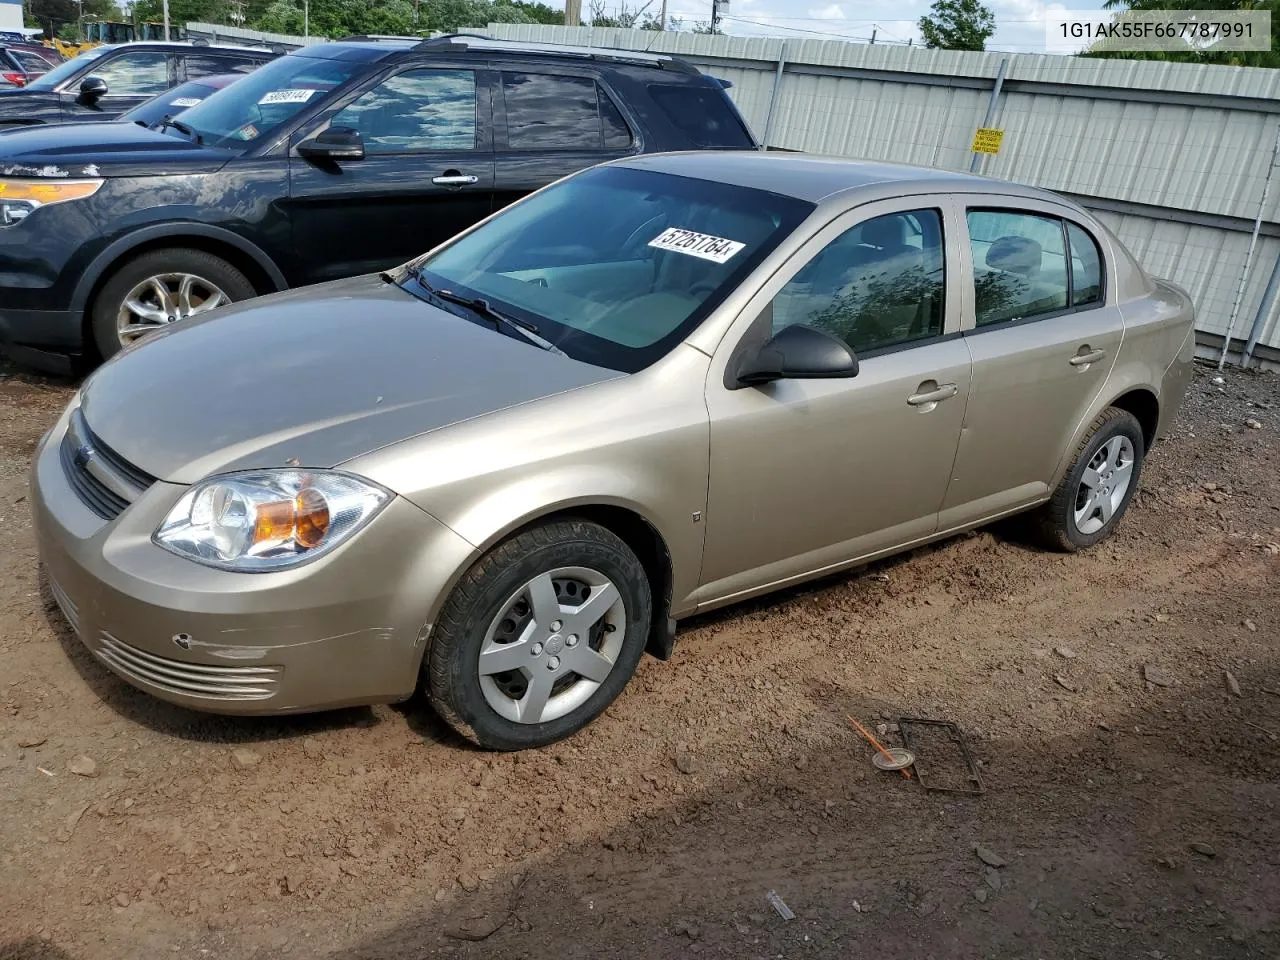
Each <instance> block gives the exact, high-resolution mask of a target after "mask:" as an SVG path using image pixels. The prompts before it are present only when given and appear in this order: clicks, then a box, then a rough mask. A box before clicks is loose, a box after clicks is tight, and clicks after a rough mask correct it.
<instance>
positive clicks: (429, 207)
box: [288, 67, 493, 285]
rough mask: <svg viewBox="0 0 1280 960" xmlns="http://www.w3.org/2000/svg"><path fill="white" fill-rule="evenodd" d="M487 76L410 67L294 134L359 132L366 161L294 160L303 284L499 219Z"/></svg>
mask: <svg viewBox="0 0 1280 960" xmlns="http://www.w3.org/2000/svg"><path fill="white" fill-rule="evenodd" d="M489 102H490V101H489V94H488V88H487V84H486V83H485V80H484V75H483V74H482V73H478V72H477V71H475V70H470V69H461V68H456V69H455V68H452V67H441V68H429V69H428V68H413V67H409V68H406V69H402V70H400V71H399V72H397V73H393V74H391V75H390V76H387V77H385V78H384V79H382V80H380V81H378V82H377V83H376V84H374V85H373V86H372V87H371V88H369V89H367V90H365V91H364V92H362V93H360V94H359V95H357V96H355V98H354V99H352V100H350V101H349V102H347V103H346V104H345V105H338V106H337V107H336V109H335V110H334V111H332V112H330V113H328V114H325V115H323V116H322V118H321V119H320V120H319V121H318V122H317V124H313V125H312V126H310V127H309V128H308V129H307V131H306V132H305V133H302V134H299V135H297V136H295V138H294V144H295V145H296V144H297V143H298V142H300V141H301V140H303V139H308V138H310V137H311V136H314V135H315V134H317V133H319V132H321V131H322V130H325V129H327V128H328V127H329V126H335V127H349V128H352V129H354V130H356V131H358V132H359V134H360V136H361V138H362V140H363V142H364V148H365V157H364V159H362V160H350V161H347V160H344V161H341V162H338V163H328V164H320V163H314V162H312V161H309V160H307V159H306V158H305V157H302V156H300V155H299V154H298V153H297V151H296V150H293V151H291V154H290V157H289V203H288V208H289V217H290V219H291V221H292V224H293V238H294V251H295V256H296V260H295V262H294V270H293V272H294V274H295V275H294V276H292V277H290V278H289V279H290V282H291V283H293V284H295V285H297V284H303V283H317V282H320V281H323V280H333V279H337V278H339V277H348V276H353V275H355V274H360V273H369V272H373V271H377V270H383V269H386V268H388V267H392V266H395V265H396V264H398V263H403V262H404V261H406V260H408V259H410V258H412V257H415V256H417V255H418V254H421V253H425V252H426V251H427V250H429V249H431V248H432V247H434V246H435V245H436V244H438V243H441V242H442V241H444V240H447V239H449V238H450V237H452V236H453V235H454V234H456V233H458V232H460V231H462V230H464V229H466V228H467V227H469V226H471V225H472V224H474V223H476V222H477V221H479V220H482V219H484V218H485V217H486V216H488V215H489V213H490V210H491V207H492V203H493V150H492V137H491V126H492V124H491V122H490V119H489V118H490V109H489Z"/></svg>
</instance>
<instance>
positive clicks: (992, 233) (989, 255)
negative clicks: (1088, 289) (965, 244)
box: [966, 210, 1067, 327]
mask: <svg viewBox="0 0 1280 960" xmlns="http://www.w3.org/2000/svg"><path fill="white" fill-rule="evenodd" d="M966 219H967V222H968V226H969V243H970V245H971V247H972V250H973V277H974V304H975V307H976V313H977V323H978V326H979V327H982V326H986V325H988V324H992V323H1002V322H1004V321H1006V320H1022V319H1025V318H1027V317H1034V316H1037V315H1039V314H1043V313H1054V312H1056V311H1058V310H1064V309H1066V306H1067V256H1066V250H1065V243H1064V241H1063V233H1062V221H1061V220H1059V219H1057V218H1056V217H1042V216H1037V215H1035V214H1031V213H1015V212H1012V211H1004V210H970V211H968V214H967V217H966Z"/></svg>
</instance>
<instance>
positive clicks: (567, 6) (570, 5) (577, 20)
mask: <svg viewBox="0 0 1280 960" xmlns="http://www.w3.org/2000/svg"><path fill="white" fill-rule="evenodd" d="M564 25H565V26H566V27H578V26H581V25H582V0H565V2H564Z"/></svg>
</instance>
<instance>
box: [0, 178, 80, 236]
mask: <svg viewBox="0 0 1280 960" xmlns="http://www.w3.org/2000/svg"><path fill="white" fill-rule="evenodd" d="M101 186H102V181H101V180H15V179H12V178H8V177H4V178H0V226H4V227H11V226H13V225H14V224H17V223H21V222H22V221H23V220H25V219H27V217H29V216H30V215H31V214H33V213H34V212H35V211H36V210H38V209H39V208H40V207H47V206H49V205H50V204H52V203H66V202H67V201H68V200H80V199H83V198H84V197H91V196H93V195H94V194H95V193H97V192H98V189H99V188H100V187H101Z"/></svg>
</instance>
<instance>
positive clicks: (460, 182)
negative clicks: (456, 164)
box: [431, 173, 480, 187]
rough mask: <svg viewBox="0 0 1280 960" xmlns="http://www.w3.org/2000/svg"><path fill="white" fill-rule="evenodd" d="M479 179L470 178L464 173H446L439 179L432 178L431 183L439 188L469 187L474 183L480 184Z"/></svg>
mask: <svg viewBox="0 0 1280 960" xmlns="http://www.w3.org/2000/svg"><path fill="white" fill-rule="evenodd" d="M479 180H480V178H479V177H472V176H468V175H467V174H464V173H446V174H443V175H441V176H439V177H432V178H431V182H432V183H434V184H435V185H436V186H437V187H469V186H471V184H473V183H478V182H479Z"/></svg>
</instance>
